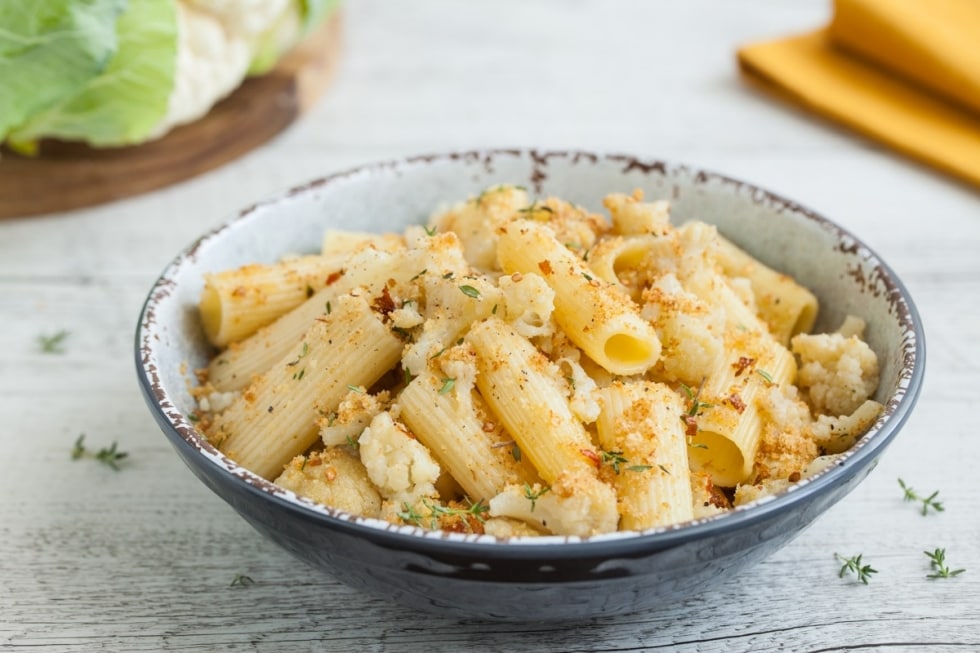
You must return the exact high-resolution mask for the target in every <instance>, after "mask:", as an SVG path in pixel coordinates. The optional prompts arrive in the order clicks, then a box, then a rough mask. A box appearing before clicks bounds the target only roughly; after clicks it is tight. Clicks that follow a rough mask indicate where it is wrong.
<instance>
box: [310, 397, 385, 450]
mask: <svg viewBox="0 0 980 653" xmlns="http://www.w3.org/2000/svg"><path fill="white" fill-rule="evenodd" d="M390 399H391V396H390V394H389V393H388V391H387V390H383V391H381V392H379V393H378V394H376V395H370V394H368V393H367V392H366V391H365V390H364V388H356V389H351V391H350V392H348V393H347V394H346V395H344V398H343V399H342V400H341V401H340V405H339V406H337V410H336V411H334V412H332V413H330V414H328V415H324V416H322V417H320V418H319V419H317V422H316V423H317V426H319V427H320V439H322V440H323V444H325V445H326V446H328V447H330V446H336V445H341V444H349V443H350V442H353V441H356V440H357V437H358V436H359V435H360V434H361V431H363V430H364V429H365V428H367V426H368V424H370V423H371V420H372V419H374V416H375V415H377V414H378V413H380V412H381V411H383V410H385V409H386V408H387V407H388V404H389V403H390Z"/></svg>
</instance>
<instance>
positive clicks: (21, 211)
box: [0, 12, 341, 218]
mask: <svg viewBox="0 0 980 653" xmlns="http://www.w3.org/2000/svg"><path fill="white" fill-rule="evenodd" d="M340 25H341V20H340V15H339V13H337V12H335V13H334V14H333V16H331V17H330V18H329V19H327V21H325V23H324V24H323V26H321V27H320V28H319V29H317V30H316V31H315V32H314V33H312V34H310V35H309V36H308V37H307V38H306V39H305V40H304V41H303V43H302V44H300V45H299V46H298V47H297V48H295V49H294V50H293V51H292V52H290V53H289V54H288V55H286V56H285V57H283V59H282V61H280V62H279V63H278V64H277V66H276V67H275V68H274V69H272V70H271V71H269V72H268V73H266V74H265V75H262V76H261V77H253V78H249V79H247V80H245V82H244V83H243V84H242V85H241V86H240V87H239V88H238V89H237V90H235V92H234V93H232V94H231V95H229V96H228V97H227V98H225V99H224V100H222V101H221V102H219V103H218V104H216V105H215V106H214V107H213V108H212V109H211V111H210V112H209V113H208V114H207V115H206V116H205V117H204V118H202V119H200V120H198V121H197V122H194V123H191V124H188V125H184V126H181V127H178V128H176V129H174V130H173V131H171V132H169V133H168V134H167V135H166V136H164V137H163V138H161V139H159V140H156V141H152V142H149V143H145V144H143V145H138V146H133V147H124V148H114V149H94V148H90V147H87V146H85V145H83V144H80V143H64V142H58V141H44V142H42V143H41V153H40V154H39V155H38V156H37V157H23V156H20V155H17V154H15V153H13V152H10V151H8V150H6V149H3V150H2V151H0V218H11V217H20V216H31V215H42V214H45V213H54V212H58V211H66V210H69V209H76V208H80V207H84V206H93V205H96V204H102V203H104V202H110V201H112V200H117V199H121V198H124V197H130V196H133V195H138V194H140V193H145V192H147V191H150V190H154V189H156V188H162V187H164V186H168V185H170V184H173V183H175V182H178V181H182V180H184V179H188V178H190V177H193V176H195V175H198V174H201V173H202V172H206V171H208V170H211V169H213V168H216V167H218V166H220V165H222V164H225V163H228V162H229V161H232V160H234V159H235V158H237V157H239V156H241V155H243V154H245V153H247V152H249V151H250V150H252V149H254V148H256V147H258V146H260V145H262V144H263V143H265V142H266V141H268V140H269V139H270V138H272V137H273V136H275V135H276V134H278V133H279V132H281V131H282V130H283V129H285V128H286V127H288V126H289V125H290V124H292V122H293V121H295V120H296V119H297V118H298V117H299V116H301V115H302V114H303V113H304V112H305V111H306V110H307V109H309V108H310V107H311V106H312V105H313V104H314V103H315V102H316V100H317V99H318V98H319V97H320V95H321V94H322V93H323V91H324V90H325V89H326V87H327V86H328V84H329V82H330V79H331V78H332V76H333V72H334V70H335V68H336V64H337V59H338V58H339V54H340V31H341V30H340Z"/></svg>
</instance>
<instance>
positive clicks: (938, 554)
mask: <svg viewBox="0 0 980 653" xmlns="http://www.w3.org/2000/svg"><path fill="white" fill-rule="evenodd" d="M923 553H924V554H926V556H927V557H928V558H929V566H930V567H932V568H933V569H935V572H934V573H931V574H928V575H927V576H926V578H928V579H930V580H935V579H937V578H952V577H954V576H959V575H960V574H962V573H963V572H964V571H966V569H954V570H952V571H950V568H949V567H947V566H946V549H936V550H935V551H933V552H932V553H929V552H928V551H923Z"/></svg>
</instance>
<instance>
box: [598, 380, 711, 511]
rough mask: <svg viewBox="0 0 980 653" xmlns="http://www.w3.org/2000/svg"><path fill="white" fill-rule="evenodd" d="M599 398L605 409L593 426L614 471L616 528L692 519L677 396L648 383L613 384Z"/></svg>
mask: <svg viewBox="0 0 980 653" xmlns="http://www.w3.org/2000/svg"><path fill="white" fill-rule="evenodd" d="M599 395H600V397H601V402H602V405H603V406H602V412H601V413H600V414H599V419H598V421H597V422H596V427H597V429H598V434H599V443H600V444H601V445H602V448H603V457H604V458H605V459H606V462H607V463H608V462H612V464H613V467H612V469H613V470H614V472H615V475H614V476H613V478H612V484H613V486H614V487H615V488H616V493H617V494H618V495H619V514H620V522H619V523H620V528H621V529H623V530H641V529H644V528H650V527H653V526H666V525H668V524H677V523H680V522H684V521H688V520H690V519H693V518H694V511H693V507H692V496H691V481H690V474H689V471H688V461H687V449H688V447H687V440H686V439H685V437H684V426H683V424H682V422H681V421H680V419H679V418H680V417H681V416H682V415H683V413H684V407H683V405H682V404H681V400H680V397H678V395H677V394H676V393H675V392H674V391H673V390H671V389H670V388H668V387H667V386H665V385H663V384H661V383H651V382H641V383H632V384H623V383H621V382H616V383H614V384H613V385H611V386H609V387H607V388H603V389H602V390H600V391H599Z"/></svg>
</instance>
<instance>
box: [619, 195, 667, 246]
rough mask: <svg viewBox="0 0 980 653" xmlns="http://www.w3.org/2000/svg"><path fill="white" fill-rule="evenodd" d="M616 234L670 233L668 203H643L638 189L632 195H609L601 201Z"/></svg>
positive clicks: (664, 201)
mask: <svg viewBox="0 0 980 653" xmlns="http://www.w3.org/2000/svg"><path fill="white" fill-rule="evenodd" d="M602 204H603V206H605V207H606V208H607V209H608V210H609V215H610V217H611V218H612V225H613V231H614V232H615V233H617V234H627V235H634V234H664V233H667V232H668V231H670V228H671V227H670V202H668V201H667V200H657V201H656V202H644V201H643V191H642V190H640V189H639V188H638V189H636V190H634V191H633V193H632V194H630V195H626V194H624V193H610V194H609V195H606V197H605V199H603V200H602Z"/></svg>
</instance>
